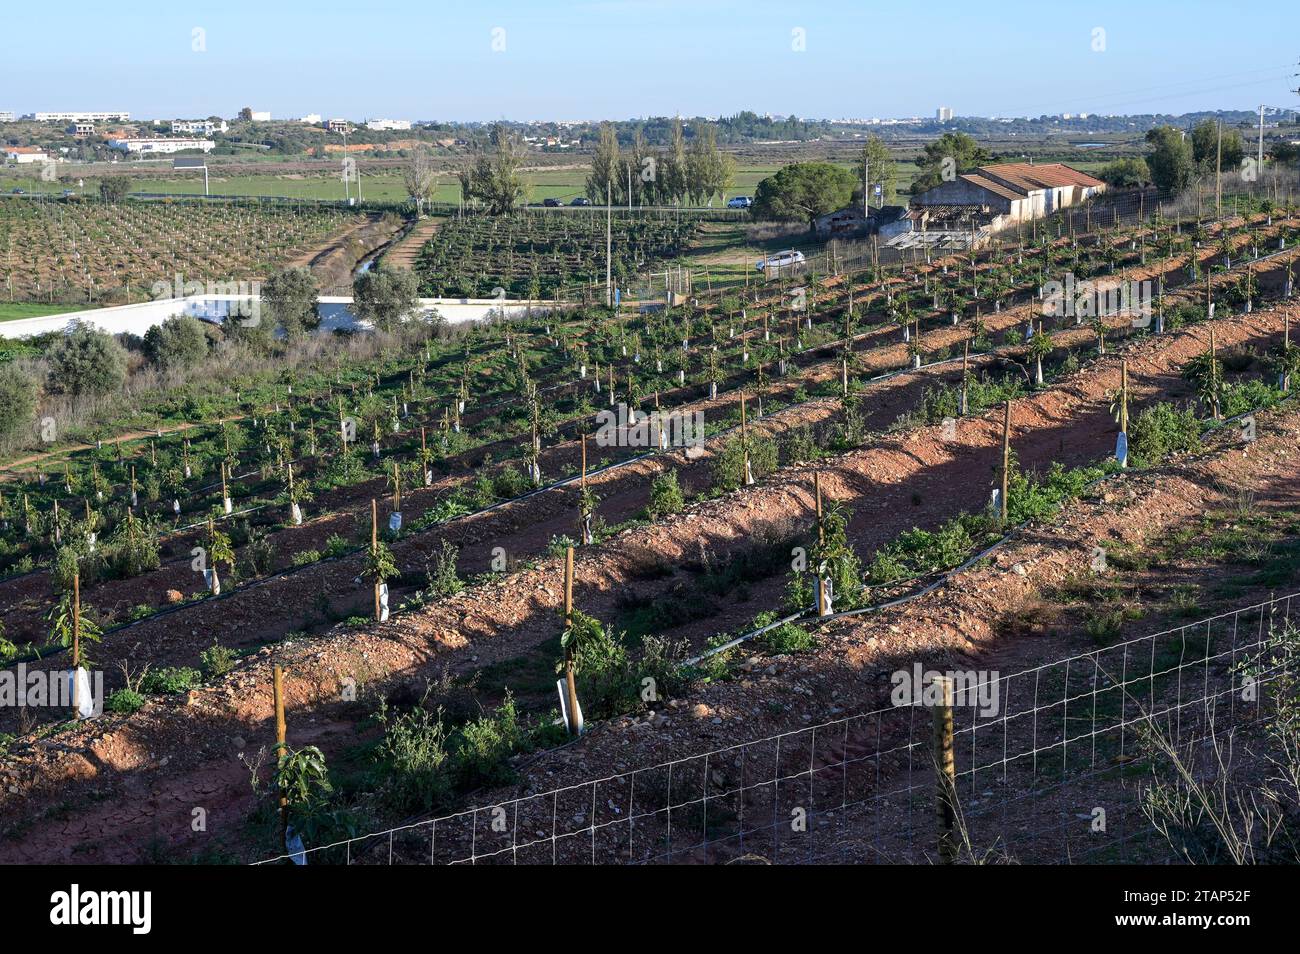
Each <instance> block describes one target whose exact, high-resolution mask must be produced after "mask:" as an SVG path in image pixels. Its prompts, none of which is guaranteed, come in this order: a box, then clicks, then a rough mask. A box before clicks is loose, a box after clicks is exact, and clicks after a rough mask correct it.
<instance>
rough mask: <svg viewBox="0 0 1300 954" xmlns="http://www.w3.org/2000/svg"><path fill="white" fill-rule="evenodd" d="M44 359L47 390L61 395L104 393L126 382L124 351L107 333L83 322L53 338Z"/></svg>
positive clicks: (114, 389)
mask: <svg viewBox="0 0 1300 954" xmlns="http://www.w3.org/2000/svg"><path fill="white" fill-rule="evenodd" d="M45 357H46V359H47V360H48V362H49V365H50V374H49V387H50V390H51V391H57V392H59V393H63V394H96V395H97V394H107V393H108V392H110V391H116V390H118V389H119V388H121V387H122V385H123V384H124V383H125V382H126V358H127V356H126V349H125V348H123V347H122V346H121V345H120V344H118V343H117V342H116V341H114V340H113V337H112V335H110V334H108V332H105V331H100V330H99V329H97V328H95V327H94V326H93V325H88V324H85V323H84V322H80V321H78V322H73V325H72V329H71V330H70V331H69V332H68V333H67V334H65V335H62V336H61V337H59V338H57V339H55V341H54V343H53V344H52V345H50V348H49V350H48V351H47V352H46V353H45Z"/></svg>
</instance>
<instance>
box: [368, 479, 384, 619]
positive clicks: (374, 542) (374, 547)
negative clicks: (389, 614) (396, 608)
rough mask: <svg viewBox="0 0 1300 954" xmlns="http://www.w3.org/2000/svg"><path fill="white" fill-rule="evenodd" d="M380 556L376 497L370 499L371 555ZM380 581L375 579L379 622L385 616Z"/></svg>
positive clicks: (376, 610) (376, 608)
mask: <svg viewBox="0 0 1300 954" xmlns="http://www.w3.org/2000/svg"><path fill="white" fill-rule="evenodd" d="M378 554H379V501H378V500H376V499H375V498H374V497H371V498H370V555H371V556H378ZM380 582H381V581H380V580H379V578H378V577H376V578H375V620H376V621H378V620H379V618H380V617H381V616H382V615H383V614H382V612H381V607H380V604H379V585H380Z"/></svg>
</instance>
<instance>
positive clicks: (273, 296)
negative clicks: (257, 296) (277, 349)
mask: <svg viewBox="0 0 1300 954" xmlns="http://www.w3.org/2000/svg"><path fill="white" fill-rule="evenodd" d="M319 291H320V286H319V285H318V284H317V282H316V278H315V276H314V275H312V273H311V272H310V271H309V270H308V269H305V268H285V269H281V270H280V271H278V272H276V273H275V274H274V275H272V276H271V277H270V278H269V279H267V280H266V281H265V282H263V283H262V308H263V309H264V310H265V311H266V312H267V313H268V314H267V318H268V319H269V324H270V326H271V327H272V328H274V327H275V326H277V325H278V326H279V327H281V328H283V329H284V333H285V335H286V336H287V337H289V338H299V337H301V336H302V335H304V334H306V333H307V332H309V331H313V330H315V329H316V328H318V327H319V326H320V313H319V311H318V305H319V301H318V300H317V296H318V294H319Z"/></svg>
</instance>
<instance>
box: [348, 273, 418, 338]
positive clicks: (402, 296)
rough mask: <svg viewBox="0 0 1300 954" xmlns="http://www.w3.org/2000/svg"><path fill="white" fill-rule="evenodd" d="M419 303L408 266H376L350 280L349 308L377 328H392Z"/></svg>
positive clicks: (388, 329)
mask: <svg viewBox="0 0 1300 954" xmlns="http://www.w3.org/2000/svg"><path fill="white" fill-rule="evenodd" d="M418 303H419V299H418V285H417V283H416V280H415V274H414V273H413V272H411V270H410V269H405V268H400V269H392V268H384V267H383V266H380V267H378V268H373V269H371V270H370V271H368V272H363V273H362V274H360V275H358V276H357V279H356V281H354V282H353V283H352V307H353V311H354V312H355V314H356V316H357V318H359V319H360V320H362V321H369V322H370V323H371V324H373V325H374V326H375V327H376V328H378V329H379V330H381V331H392V330H393V329H394V328H395V327H397V325H398V324H399V323H400V322H401V321H402V320H403V319H405V318H407V317H408V316H409V315H410V314H411V313H412V312H414V311H415V309H416V307H417V305H418Z"/></svg>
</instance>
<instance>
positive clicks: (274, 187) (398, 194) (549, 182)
mask: <svg viewBox="0 0 1300 954" xmlns="http://www.w3.org/2000/svg"><path fill="white" fill-rule="evenodd" d="M1057 158H1058V157H1055V156H1054V157H1051V159H1052V161H1057ZM574 159H575V160H576V161H575V163H574V166H573V167H560V168H538V169H534V170H530V171H528V172H526V173H525V178H526V179H527V180H528V182H529V184H530V189H529V192H528V201H529V202H541V201H542V200H543V199H559V200H561V201H563V202H566V203H567V202H569V201H570V200H571V199H574V198H576V197H578V196H580V195H583V194H584V192H585V185H586V179H587V171H588V170H587V167H586V165H585V157H580V156H575V157H574ZM792 161H794V159H793V157H792ZM1009 161H1010V160H1009ZM1039 161H1048V158H1047V157H1044V158H1042V159H1040V160H1039ZM1069 162H1070V165H1072V166H1074V167H1075V168H1077V169H1079V170H1081V171H1083V172H1090V173H1094V174H1095V173H1096V171H1097V170H1098V169H1100V168H1101V167H1102V166H1104V165H1105V164H1106V162H1105V161H1104V160H1097V159H1073V158H1072V159H1070V160H1069ZM839 164H841V165H847V163H839ZM272 165H273V163H269V162H266V161H260V162H249V163H247V167H248V168H247V171H242V170H241V172H240V173H239V174H220V173H216V172H214V173H212V174H210V176H209V189H210V191H211V193H212V194H213V195H253V196H278V197H283V198H290V199H340V200H341V199H343V198H344V197H345V196H344V189H343V181H342V179H341V178H340V177H339V175H338V174H337V173H336V172H334V171H333V165H332V162H322V163H321V171H319V172H305V173H304V172H274V171H272V170H271V169H269V168H268V166H272ZM779 168H780V164H779V163H775V162H773V163H763V162H754V161H753V160H752V159H751V160H747V159H744V158H743V157H742V159H741V160H740V163H739V165H738V167H737V169H736V175H735V179H734V181H733V183H732V186H731V188H730V189H728V190H727V198H731V197H732V196H736V195H753V194H754V189H755V187H756V186H757V185H758V183H759V181H760V180H761V179H763V178H765V177H767V176H770V175H771V174H772V173H774V172H775V171H776V170H777V169H779ZM895 169H896V178H895V182H894V190H895V192H896V193H901V192H905V191H906V190H907V189H908V188H909V187H910V185H911V183H912V181H913V180H914V179H915V178H916V176H917V174H918V169H917V167H916V164H915V163H914V162H912V161H911V160H910V159H897V160H896V163H895ZM327 170H328V171H327ZM75 181H76V180H75V179H67V178H65V179H60V180H59V181H58V182H57V183H49V182H41V181H39V180H38V179H35V178H33V177H29V176H17V175H13V174H9V175H0V193H7V192H11V191H12V190H13V189H15V188H18V189H23V190H25V191H27V192H28V193H33V194H34V193H38V192H46V191H50V192H62V190H63V189H65V188H73V189H74V191H75ZM96 188H97V182H96V180H95V178H94V177H93V176H92V177H91V178H89V179H87V180H86V186H85V188H84V189H82V190H81V191H83V192H87V193H90V194H95V190H96ZM131 190H132V191H133V192H151V193H164V194H171V195H201V194H202V193H203V179H202V177H201V176H198V175H195V176H185V177H181V176H160V177H157V178H151V177H141V178H136V177H132V178H131ZM350 190H351V193H352V194H353V195H355V194H356V187H355V185H353V186H350ZM459 191H460V189H459V184H458V183H457V181H456V177H455V176H454V174H452V173H451V172H444V173H443V174H442V175H440V176H439V178H438V185H437V187H436V189H435V192H434V196H433V198H434V201H435V202H447V203H454V202H456V201H457V199H458V196H459ZM361 193H362V196H363V197H364V198H365V199H369V200H371V201H376V202H401V201H403V200H405V199H406V190H405V189H404V188H403V187H402V179H401V174H400V172H399V171H398V170H397V169H396V168H394V167H393V166H383V167H379V166H374V167H369V169H368V166H367V163H366V162H365V161H364V160H362V162H361ZM896 200H897V195H893V196H890V197H889V201H891V202H892V201H896Z"/></svg>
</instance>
